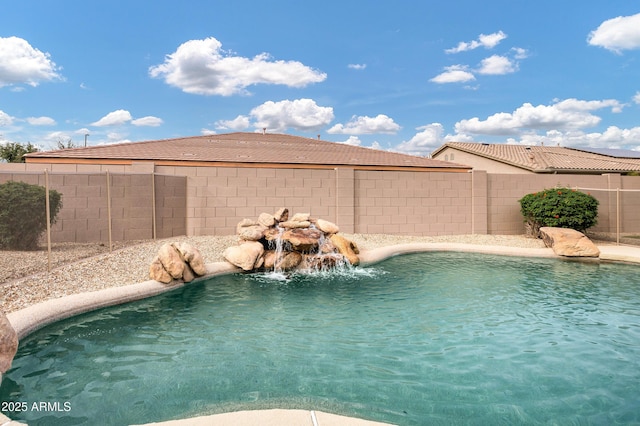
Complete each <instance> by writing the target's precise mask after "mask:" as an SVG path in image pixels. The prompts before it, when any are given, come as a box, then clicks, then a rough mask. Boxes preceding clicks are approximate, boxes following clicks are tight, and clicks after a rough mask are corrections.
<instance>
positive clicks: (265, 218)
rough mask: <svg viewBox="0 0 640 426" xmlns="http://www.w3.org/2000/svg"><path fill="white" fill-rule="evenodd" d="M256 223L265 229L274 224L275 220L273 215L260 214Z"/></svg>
mask: <svg viewBox="0 0 640 426" xmlns="http://www.w3.org/2000/svg"><path fill="white" fill-rule="evenodd" d="M258 223H259V224H260V225H262V226H264V227H266V228H269V227H271V226H273V225H275V224H276V218H275V216H274V215H272V214H269V213H260V216H258Z"/></svg>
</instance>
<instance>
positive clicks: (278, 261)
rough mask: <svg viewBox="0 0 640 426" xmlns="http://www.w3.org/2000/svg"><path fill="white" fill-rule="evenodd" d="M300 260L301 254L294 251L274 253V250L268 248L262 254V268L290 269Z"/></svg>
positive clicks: (296, 265)
mask: <svg viewBox="0 0 640 426" xmlns="http://www.w3.org/2000/svg"><path fill="white" fill-rule="evenodd" d="M300 262H302V255H301V254H300V253H298V252H295V251H289V252H283V253H276V252H275V251H274V250H268V251H266V252H265V254H264V264H263V265H262V266H263V267H264V269H267V270H279V271H291V270H293V269H296V268H297V267H298V265H299V264H300Z"/></svg>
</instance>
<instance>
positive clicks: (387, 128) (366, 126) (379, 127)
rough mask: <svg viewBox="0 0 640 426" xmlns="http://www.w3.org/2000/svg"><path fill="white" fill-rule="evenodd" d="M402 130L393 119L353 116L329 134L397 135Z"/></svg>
mask: <svg viewBox="0 0 640 426" xmlns="http://www.w3.org/2000/svg"><path fill="white" fill-rule="evenodd" d="M398 130H400V126H399V125H398V124H397V123H395V122H394V121H393V119H392V118H390V117H388V116H386V115H384V114H378V115H377V116H375V117H367V116H359V117H356V116H353V117H351V120H350V121H349V122H348V123H347V124H346V125H343V124H336V125H335V126H333V127H332V128H330V129H329V130H327V133H331V134H342V135H363V134H374V133H387V134H395V133H397V132H398Z"/></svg>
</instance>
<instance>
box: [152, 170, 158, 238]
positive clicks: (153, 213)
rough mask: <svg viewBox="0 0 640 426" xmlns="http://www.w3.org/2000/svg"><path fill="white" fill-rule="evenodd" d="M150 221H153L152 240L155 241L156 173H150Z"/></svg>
mask: <svg viewBox="0 0 640 426" xmlns="http://www.w3.org/2000/svg"><path fill="white" fill-rule="evenodd" d="M151 204H152V206H151V219H152V220H153V240H154V241H155V240H156V232H157V225H156V172H153V173H151Z"/></svg>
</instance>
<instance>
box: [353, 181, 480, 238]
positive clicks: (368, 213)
mask: <svg viewBox="0 0 640 426" xmlns="http://www.w3.org/2000/svg"><path fill="white" fill-rule="evenodd" d="M354 184H355V191H354V196H355V208H354V211H355V232H357V233H370V234H405V235H425V236H428V235H454V234H469V233H471V231H472V227H471V212H472V208H471V205H472V202H471V194H472V181H471V174H470V173H442V172H430V173H421V172H402V171H360V170H356V171H355V179H354Z"/></svg>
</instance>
